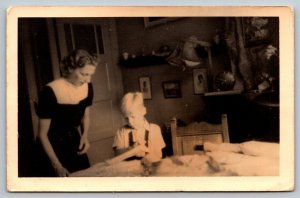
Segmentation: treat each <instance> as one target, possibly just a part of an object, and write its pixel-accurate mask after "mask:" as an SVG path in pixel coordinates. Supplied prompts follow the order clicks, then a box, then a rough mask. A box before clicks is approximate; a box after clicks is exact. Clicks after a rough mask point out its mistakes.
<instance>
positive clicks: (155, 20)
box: [144, 17, 180, 28]
mask: <svg viewBox="0 0 300 198" xmlns="http://www.w3.org/2000/svg"><path fill="white" fill-rule="evenodd" d="M177 19H180V17H144V24H145V28H149V27H153V26H156V25H160V24H166V23H168V22H170V21H174V20H177Z"/></svg>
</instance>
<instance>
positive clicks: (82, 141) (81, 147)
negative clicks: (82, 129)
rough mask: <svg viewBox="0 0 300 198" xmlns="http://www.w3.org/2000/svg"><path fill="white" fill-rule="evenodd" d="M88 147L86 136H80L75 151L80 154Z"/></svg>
mask: <svg viewBox="0 0 300 198" xmlns="http://www.w3.org/2000/svg"><path fill="white" fill-rule="evenodd" d="M89 148H90V143H89V140H88V138H87V137H86V136H81V138H80V143H79V148H78V149H79V151H78V152H77V153H78V155H82V154H84V153H86V152H87V150H88V149H89Z"/></svg>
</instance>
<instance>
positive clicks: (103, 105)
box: [55, 18, 123, 164]
mask: <svg viewBox="0 0 300 198" xmlns="http://www.w3.org/2000/svg"><path fill="white" fill-rule="evenodd" d="M55 27H56V28H57V33H58V34H57V35H58V41H59V42H58V43H59V47H58V51H59V54H60V56H61V57H64V56H65V55H66V54H68V52H70V51H71V50H73V49H75V48H83V49H86V50H88V51H90V52H92V53H97V54H99V55H100V59H101V63H100V65H99V66H98V67H97V69H96V73H95V74H94V75H93V77H92V83H93V87H94V100H93V105H92V107H91V112H90V120H91V123H90V130H89V140H90V143H91V148H90V150H89V152H88V155H89V159H90V161H91V163H92V164H94V163H96V162H100V161H103V160H105V159H107V158H110V157H112V156H113V150H112V143H113V138H114V135H115V133H116V130H117V128H119V127H120V126H121V124H122V118H121V114H120V111H119V103H120V98H121V97H122V94H123V86H122V81H121V79H122V78H121V72H120V69H119V68H118V66H117V58H118V50H117V41H116V31H115V24H114V21H113V20H112V19H104V18H89V19H84V18H68V19H56V21H55ZM57 75H58V74H57Z"/></svg>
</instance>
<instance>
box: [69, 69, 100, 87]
mask: <svg viewBox="0 0 300 198" xmlns="http://www.w3.org/2000/svg"><path fill="white" fill-rule="evenodd" d="M95 70H96V67H95V66H94V65H89V64H88V65H85V66H84V67H81V68H76V69H74V70H71V73H70V75H69V76H68V80H69V81H70V82H71V83H72V84H74V85H75V86H78V87H79V86H81V85H83V84H84V83H89V82H91V77H92V75H93V74H94V73H95Z"/></svg>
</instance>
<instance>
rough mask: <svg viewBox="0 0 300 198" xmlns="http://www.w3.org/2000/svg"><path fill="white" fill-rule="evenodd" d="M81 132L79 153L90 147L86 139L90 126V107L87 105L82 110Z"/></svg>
mask: <svg viewBox="0 0 300 198" xmlns="http://www.w3.org/2000/svg"><path fill="white" fill-rule="evenodd" d="M81 124H82V134H81V138H80V143H79V148H78V149H79V152H78V154H79V155H82V154H84V153H86V152H87V150H88V149H89V148H90V143H89V140H88V131H89V127H90V108H89V107H87V108H86V109H85V112H84V116H83V118H82V123H81Z"/></svg>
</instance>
